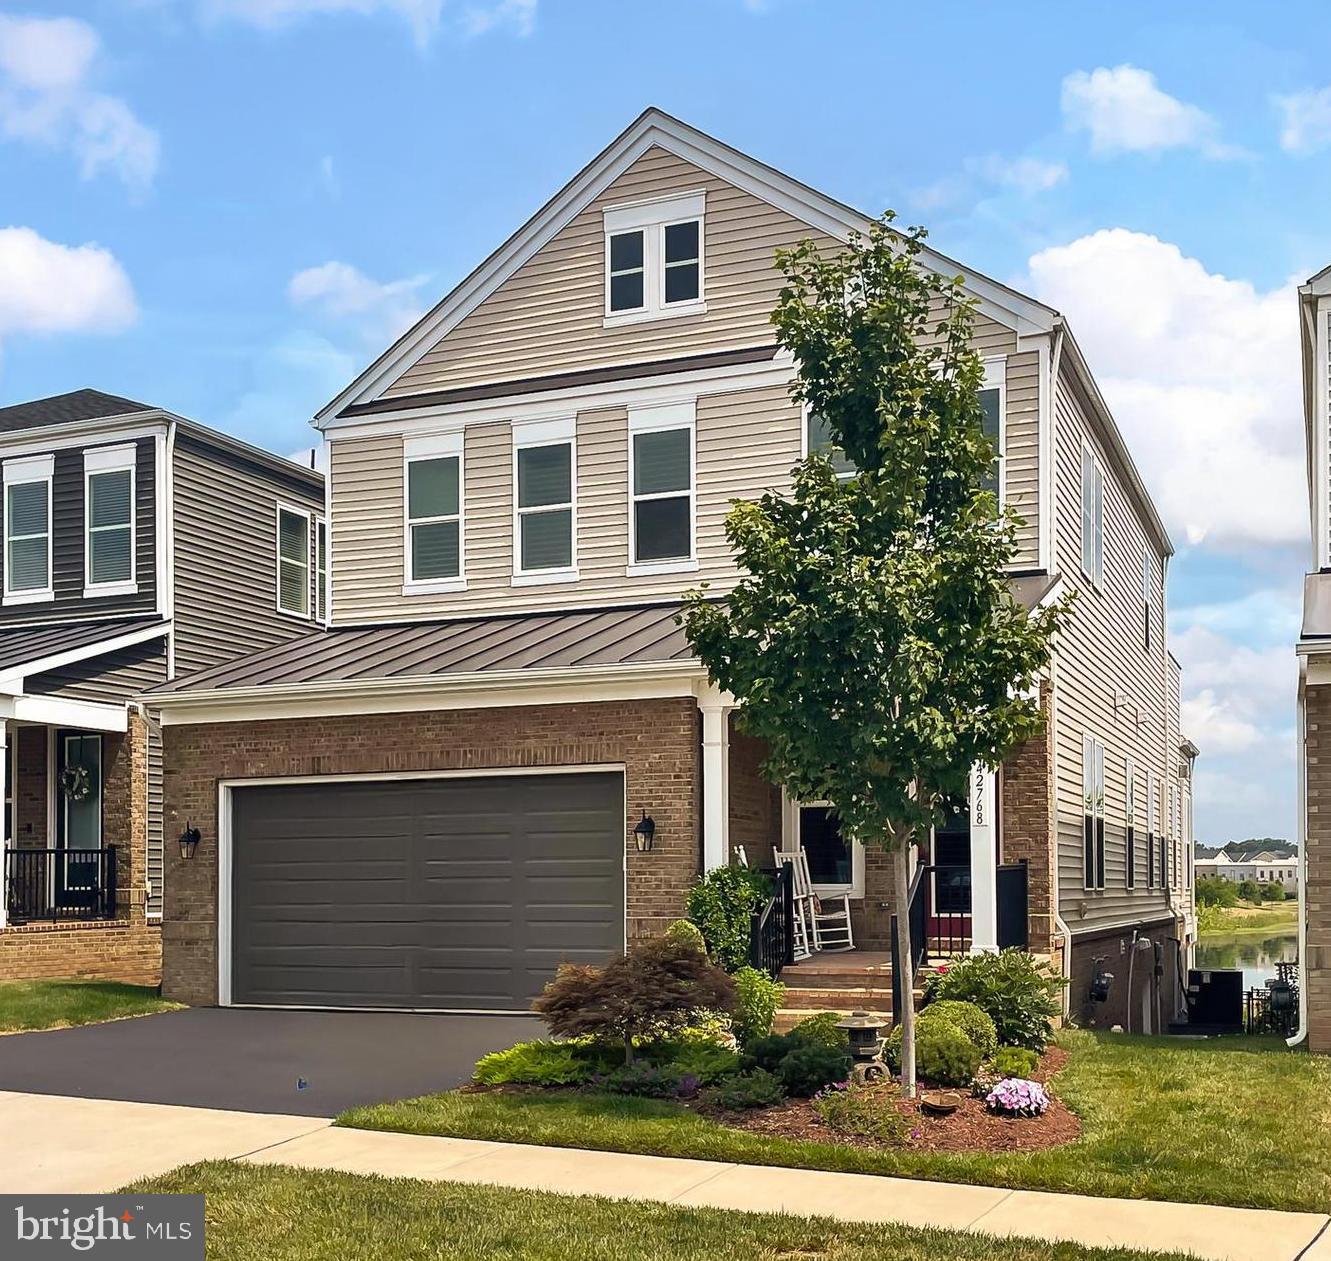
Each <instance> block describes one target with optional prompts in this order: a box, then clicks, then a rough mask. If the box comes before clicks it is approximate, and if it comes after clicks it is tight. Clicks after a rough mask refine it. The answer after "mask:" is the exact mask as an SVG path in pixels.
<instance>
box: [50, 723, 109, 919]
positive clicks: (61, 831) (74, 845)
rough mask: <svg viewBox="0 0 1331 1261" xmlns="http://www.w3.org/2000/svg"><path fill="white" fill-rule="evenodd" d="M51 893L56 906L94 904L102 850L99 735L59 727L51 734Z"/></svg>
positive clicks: (95, 902)
mask: <svg viewBox="0 0 1331 1261" xmlns="http://www.w3.org/2000/svg"><path fill="white" fill-rule="evenodd" d="M56 848H57V849H60V850H63V851H64V852H63V853H62V854H61V855H60V856H59V858H58V860H57V861H56V864H55V897H56V904H57V905H58V906H61V907H79V906H82V907H88V908H92V907H94V906H96V905H97V901H98V895H99V885H100V879H101V854H100V853H90V852H89V851H100V850H101V848H102V737H101V736H100V735H96V734H94V733H90V732H83V731H61V732H59V733H58V734H57V736H56Z"/></svg>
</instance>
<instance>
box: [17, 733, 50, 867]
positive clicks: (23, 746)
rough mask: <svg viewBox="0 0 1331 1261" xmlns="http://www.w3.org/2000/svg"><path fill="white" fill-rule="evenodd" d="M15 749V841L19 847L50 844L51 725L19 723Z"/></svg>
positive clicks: (36, 847)
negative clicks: (22, 724)
mask: <svg viewBox="0 0 1331 1261" xmlns="http://www.w3.org/2000/svg"><path fill="white" fill-rule="evenodd" d="M10 738H11V739H12V740H15V741H17V744H16V747H15V750H14V788H13V792H14V816H15V817H14V824H15V828H14V845H15V848H17V849H44V848H45V847H46V815H47V811H48V809H49V807H50V799H49V796H48V794H49V782H48V780H47V755H48V751H49V750H48V744H49V740H50V728H49V727H17V728H15V729H14V732H13V734H12V735H11V737H10Z"/></svg>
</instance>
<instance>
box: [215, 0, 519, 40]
mask: <svg viewBox="0 0 1331 1261" xmlns="http://www.w3.org/2000/svg"><path fill="white" fill-rule="evenodd" d="M537 3H538V0H484V2H477V3H472V4H468V5H465V7H463V8H462V9H461V10H460V12H459V13H458V17H457V23H458V29H459V30H460V31H461V32H462V33H463V34H464V35H472V36H474V35H483V34H486V33H487V32H489V31H492V30H499V29H507V30H510V31H512V32H513V33H514V34H515V35H519V36H525V35H530V34H531V33H532V30H533V29H534V27H535V22H536V7H537ZM200 7H201V10H202V12H203V14H204V16H205V17H207V18H230V19H234V20H237V21H241V22H247V23H249V24H250V25H251V26H257V27H260V28H261V29H264V30H277V29H280V28H282V27H286V26H290V25H292V24H294V23H296V22H299V21H301V20H302V19H304V18H309V17H321V16H325V15H328V14H354V15H358V16H369V15H373V14H377V13H387V14H390V15H392V16H395V17H398V18H401V19H402V20H403V21H405V22H406V23H407V25H408V26H409V27H410V28H411V31H412V34H413V36H414V37H415V39H416V42H417V43H418V44H420V45H425V44H427V43H429V41H430V40H431V39H432V38H433V37H434V36H435V34H437V32H438V31H439V28H440V26H441V24H442V22H443V18H444V13H445V9H446V7H447V4H446V0H200Z"/></svg>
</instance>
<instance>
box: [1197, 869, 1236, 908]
mask: <svg viewBox="0 0 1331 1261" xmlns="http://www.w3.org/2000/svg"><path fill="white" fill-rule="evenodd" d="M1195 889H1196V893H1197V905H1198V906H1238V904H1239V891H1238V890H1237V889H1236V888H1235V887H1234V882H1233V881H1232V880H1226V879H1225V878H1224V876H1199V877H1198V878H1197V883H1196V885H1195Z"/></svg>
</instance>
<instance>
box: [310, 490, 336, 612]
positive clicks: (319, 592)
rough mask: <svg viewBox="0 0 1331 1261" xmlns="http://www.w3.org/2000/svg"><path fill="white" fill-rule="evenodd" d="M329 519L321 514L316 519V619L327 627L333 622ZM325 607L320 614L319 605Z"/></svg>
mask: <svg viewBox="0 0 1331 1261" xmlns="http://www.w3.org/2000/svg"><path fill="white" fill-rule="evenodd" d="M321 541H322V543H323V553H322V554H323V565H322V571H323V572H322V573H321V572H320V568H321V567H320V564H319V556H320V549H319V543H320V542H321ZM328 545H329V536H328V518H327V517H326V516H324V515H323V514H322V513H320V514H319V515H318V516H316V517H315V518H314V618H315V621H317V622H318V623H319V625H320V626H327V625H328V624H329V623H330V622H331V620H332V616H331V615H332V608H333V601H332V590H331V588H330V587H329V583H328V576H329V574H330V572H331V566H330V565H329V564H328V559H329V557H328ZM320 604H322V605H323V612H322V614H321V613H320V612H319V605H320Z"/></svg>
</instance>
